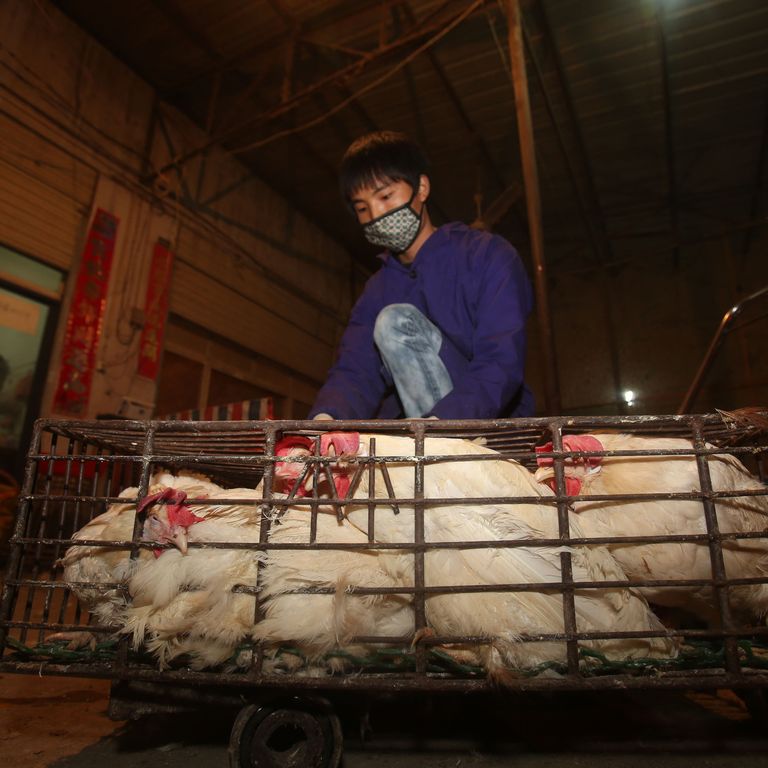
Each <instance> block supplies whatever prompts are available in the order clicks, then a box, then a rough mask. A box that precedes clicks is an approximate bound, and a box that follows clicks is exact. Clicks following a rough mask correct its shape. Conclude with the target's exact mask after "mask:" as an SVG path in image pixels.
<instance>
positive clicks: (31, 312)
mask: <svg viewBox="0 0 768 768" xmlns="http://www.w3.org/2000/svg"><path fill="white" fill-rule="evenodd" d="M63 285H64V273H63V272H61V271H59V270H57V269H54V268H52V267H49V266H47V265H45V264H41V263H40V262H37V261H35V260H34V259H31V258H29V257H28V256H24V255H22V254H20V253H17V252H15V251H12V250H10V249H8V248H4V247H2V246H0V471H1V472H2V473H3V474H4V475H6V476H10V477H12V478H14V479H15V480H16V481H17V482H20V481H21V476H22V472H23V467H24V458H25V455H26V452H27V447H28V445H29V440H30V437H31V434H32V425H33V423H34V421H35V419H36V418H37V417H38V415H39V413H40V403H41V400H42V395H43V389H44V386H45V379H46V375H47V372H48V366H49V362H50V355H51V345H52V342H53V335H54V331H55V328H56V321H57V318H58V310H59V304H60V301H61V294H62V289H63Z"/></svg>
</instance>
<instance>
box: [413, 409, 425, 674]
mask: <svg viewBox="0 0 768 768" xmlns="http://www.w3.org/2000/svg"><path fill="white" fill-rule="evenodd" d="M413 444H414V450H415V453H416V455H417V456H423V455H424V423H423V422H414V435H413ZM413 472H414V477H413V496H414V499H415V501H414V504H413V542H414V544H415V545H416V546H415V548H414V552H413V584H414V587H415V594H414V597H415V599H414V605H413V609H414V610H413V612H414V626H415V632H416V635H417V636H419V637H421V636H422V635H423V634H424V632H425V630H426V629H427V609H426V598H425V596H426V591H427V587H426V573H425V562H424V560H425V557H424V550H423V549H422V547H423V546H424V464H423V462H421V461H417V462H416V464H415V465H414V468H413ZM426 669H427V654H426V649H425V647H424V645H423V643H421V642H417V643H416V672H417V674H419V675H424V674H425V673H426Z"/></svg>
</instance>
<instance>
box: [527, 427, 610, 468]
mask: <svg viewBox="0 0 768 768" xmlns="http://www.w3.org/2000/svg"><path fill="white" fill-rule="evenodd" d="M535 450H536V453H551V452H552V451H553V450H554V449H553V447H552V442H551V441H550V442H548V443H544V445H537V446H536V448H535ZM563 450H564V451H584V452H587V451H590V452H591V451H604V450H605V448H604V447H603V444H602V443H601V442H600V441H599V440H598V439H597V438H596V437H594V436H592V435H566V436H565V437H564V438H563ZM579 462H585V463H587V464H589V466H590V467H596V466H598V465H599V464H602V462H603V457H602V456H573V457H566V458H565V463H566V464H572V463H579ZM536 463H537V464H538V465H539V466H540V467H551V466H552V464H554V458H553V457H552V456H540V457H537V459H536Z"/></svg>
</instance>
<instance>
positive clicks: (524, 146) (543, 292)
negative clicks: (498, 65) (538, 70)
mask: <svg viewBox="0 0 768 768" xmlns="http://www.w3.org/2000/svg"><path fill="white" fill-rule="evenodd" d="M507 17H508V18H507V23H508V25H509V58H510V63H511V68H512V81H513V83H514V90H515V109H516V112H517V131H518V136H519V139H520V158H521V162H522V166H523V178H524V180H525V201H526V206H527V209H528V230H529V233H530V239H531V256H532V258H533V265H534V284H535V286H536V309H537V318H538V322H539V335H540V338H541V345H540V347H541V354H542V358H543V368H544V390H545V402H544V405H545V408H546V412H547V413H548V414H551V415H556V414H559V413H560V412H561V410H562V409H561V405H560V383H559V378H558V373H557V363H556V361H557V356H556V354H555V341H554V336H553V333H552V319H551V316H550V312H549V286H548V284H547V270H546V262H545V259H544V235H543V232H542V226H541V198H540V193H539V175H538V170H537V168H536V147H535V142H534V138H533V121H532V119H531V104H530V97H529V94H528V78H527V76H526V73H525V49H524V45H523V33H522V15H521V12H520V3H519V0H507Z"/></svg>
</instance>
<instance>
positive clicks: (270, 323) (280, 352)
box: [170, 259, 333, 378]
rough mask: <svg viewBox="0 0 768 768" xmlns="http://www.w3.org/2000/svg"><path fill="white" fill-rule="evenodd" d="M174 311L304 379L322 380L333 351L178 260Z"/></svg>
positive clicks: (175, 274)
mask: <svg viewBox="0 0 768 768" xmlns="http://www.w3.org/2000/svg"><path fill="white" fill-rule="evenodd" d="M170 311H171V312H172V313H175V314H177V315H179V316H180V317H184V318H186V319H188V320H190V321H192V322H194V323H197V324H198V325H201V326H203V327H204V328H208V329H210V330H211V331H213V332H214V333H217V334H219V335H221V336H223V337H225V338H228V339H232V340H233V341H235V342H236V343H238V344H240V345H242V346H244V347H247V348H248V349H252V350H253V351H254V352H258V353H259V354H261V355H264V356H265V357H268V358H270V359H271V360H275V361H276V362H279V363H281V364H282V365H285V366H286V367H288V368H291V369H292V370H295V371H297V372H299V373H301V374H304V375H306V376H310V377H313V378H321V377H322V376H323V375H324V373H325V371H326V370H327V368H328V366H329V364H330V362H331V356H332V354H333V347H332V346H331V345H330V344H326V343H324V342H322V341H320V340H319V339H318V338H316V337H315V336H313V335H311V334H310V333H309V332H307V331H305V330H302V329H301V328H299V327H297V326H296V325H292V324H290V323H288V322H286V321H284V320H281V319H280V318H278V317H275V315H274V314H273V313H271V312H269V311H267V310H266V309H264V308H263V307H261V306H259V305H257V304H255V303H254V302H253V301H249V300H248V299H247V298H245V297H244V296H241V295H239V294H238V293H237V292H236V291H235V290H233V289H228V288H226V287H225V286H223V285H220V284H215V283H214V284H212V283H211V281H210V279H209V278H208V277H206V275H205V274H203V273H201V272H199V271H197V270H195V269H194V268H193V267H192V266H191V265H189V264H187V263H185V262H184V261H183V260H181V259H179V260H177V262H176V264H175V266H174V274H173V280H172V281H171V294H170Z"/></svg>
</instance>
